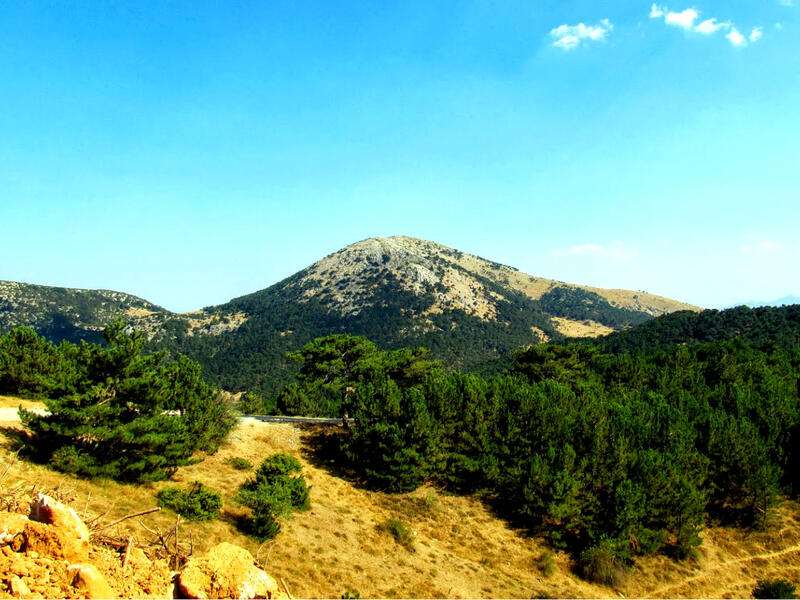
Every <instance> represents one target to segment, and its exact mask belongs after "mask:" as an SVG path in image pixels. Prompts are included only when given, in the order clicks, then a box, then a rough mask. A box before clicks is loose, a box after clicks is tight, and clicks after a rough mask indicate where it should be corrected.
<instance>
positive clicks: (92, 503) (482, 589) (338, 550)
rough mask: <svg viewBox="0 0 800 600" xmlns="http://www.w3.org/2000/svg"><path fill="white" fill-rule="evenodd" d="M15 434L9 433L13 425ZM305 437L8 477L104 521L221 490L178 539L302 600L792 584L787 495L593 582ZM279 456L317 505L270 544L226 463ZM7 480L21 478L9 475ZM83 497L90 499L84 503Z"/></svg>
mask: <svg viewBox="0 0 800 600" xmlns="http://www.w3.org/2000/svg"><path fill="white" fill-rule="evenodd" d="M7 433H8V432H7ZM307 438H308V436H307V434H305V433H304V432H303V431H301V430H299V429H298V428H296V427H294V426H291V425H283V424H267V423H261V422H258V421H255V420H250V419H244V420H242V421H241V422H240V424H239V426H238V427H237V429H236V430H235V431H234V433H233V434H232V436H231V438H230V440H229V442H228V444H227V445H225V446H224V447H223V448H222V449H221V450H220V451H219V452H218V453H217V455H215V456H212V457H208V458H206V459H205V460H204V461H203V462H202V463H199V464H196V465H192V466H190V467H186V468H182V469H180V470H179V471H178V473H177V474H176V476H175V478H174V480H173V481H171V482H164V483H159V484H151V485H144V486H134V485H123V484H118V483H114V482H111V481H92V482H89V481H83V480H78V479H74V478H71V477H66V476H62V475H60V474H58V473H55V472H52V471H50V470H48V469H46V468H45V467H42V466H38V465H32V464H30V463H26V462H22V461H20V462H18V463H16V464H15V465H13V466H12V468H11V469H10V470H9V475H8V477H7V483H13V482H14V481H16V482H20V481H22V480H25V481H27V482H29V483H30V484H33V483H37V482H38V483H39V485H47V486H52V487H56V486H58V485H59V484H60V485H61V486H65V487H68V488H70V489H73V490H74V493H73V495H75V496H76V498H77V499H76V501H75V503H74V506H75V507H76V509H77V510H78V512H79V513H80V512H82V511H83V510H84V507H85V508H86V511H87V516H89V517H91V516H93V515H97V514H99V513H102V512H105V513H106V514H105V516H104V517H102V518H103V520H104V521H105V522H111V521H113V520H114V519H115V518H119V517H121V516H124V515H125V514H129V513H132V512H135V511H139V510H143V509H145V508H149V507H152V506H155V505H156V504H157V501H156V498H155V494H156V492H157V491H158V489H160V487H161V486H163V485H166V484H167V483H169V484H170V485H176V484H177V485H180V486H183V485H187V484H188V483H190V482H192V481H194V480H198V481H201V482H203V483H204V484H205V485H207V486H209V487H212V488H214V489H216V490H219V491H221V492H222V494H223V500H224V505H223V510H222V516H221V518H220V519H219V520H216V521H212V522H208V523H196V524H195V523H192V524H183V525H182V529H181V536H184V537H183V539H186V537H185V536H189V535H190V534H191V537H192V539H193V541H194V545H195V549H196V550H198V549H205V548H208V547H210V546H212V545H214V544H216V543H218V542H219V541H222V540H227V541H231V542H233V543H236V544H240V545H242V546H244V547H246V548H247V549H249V550H250V551H251V552H252V553H253V554H254V555H257V556H258V558H259V560H260V561H261V562H262V563H263V564H264V565H265V567H266V569H267V570H268V571H269V572H270V573H271V574H273V575H274V576H277V577H282V578H284V579H285V580H286V581H287V583H288V584H289V587H290V588H291V590H292V593H293V594H294V595H295V596H297V597H329V598H339V597H341V595H342V594H343V593H344V592H345V591H347V590H349V591H353V592H356V591H357V592H358V593H360V594H361V596H362V597H452V598H479V597H494V598H498V597H508V598H523V597H526V598H530V597H569V598H576V597H612V596H613V597H618V596H619V594H624V595H625V596H626V597H724V596H737V597H742V596H748V595H749V593H750V590H752V588H753V587H754V585H755V582H756V580H757V579H760V578H765V577H783V578H787V579H790V580H793V581H797V576H798V573H799V572H800V546H798V544H799V543H800V506H798V505H796V504H794V503H790V502H787V503H785V504H784V506H783V507H782V508H781V509H780V510H779V511H778V513H777V514H776V516H775V519H774V522H773V524H772V525H771V526H770V527H769V528H768V529H767V530H766V531H764V532H756V533H752V532H749V533H748V532H742V531H739V530H734V529H727V528H715V529H711V530H708V531H706V532H705V533H704V536H703V537H704V538H705V539H704V543H703V546H702V547H701V551H700V556H699V558H698V560H697V561H696V562H694V561H685V562H683V563H675V562H673V561H671V560H670V559H667V558H665V557H651V558H647V559H642V560H639V561H638V562H637V564H636V565H635V567H634V569H633V571H632V572H631V574H630V577H628V581H627V583H626V584H625V585H624V586H623V587H621V588H620V589H619V590H612V589H610V588H607V587H603V586H599V585H594V584H590V583H588V582H585V581H583V580H581V579H579V578H578V577H577V576H575V575H574V574H573V573H572V571H571V568H572V566H573V565H572V561H571V560H570V558H569V557H568V556H566V555H565V554H563V553H560V552H556V553H553V555H552V560H549V559H548V561H547V562H548V563H549V564H550V566H547V571H548V572H547V573H544V568H545V567H543V566H542V565H543V563H542V560H541V557H542V556H543V555H544V554H545V553H546V552H548V550H549V549H548V547H547V545H546V544H545V543H544V542H543V541H542V540H540V539H536V538H531V537H528V536H526V535H525V534H524V533H523V532H520V531H515V530H514V529H512V528H511V527H510V526H509V525H508V524H507V523H505V522H504V521H501V520H499V519H497V518H496V517H495V516H494V515H493V514H492V513H491V511H490V510H488V509H487V508H486V507H485V506H484V505H483V504H482V503H481V502H479V501H478V500H477V499H475V498H469V497H459V496H451V495H447V494H443V493H440V492H438V491H436V490H433V489H432V488H429V487H426V488H422V489H419V490H417V491H416V492H413V493H410V494H399V495H387V494H381V493H378V492H373V491H369V490H365V489H362V488H359V487H357V486H354V485H353V484H352V483H350V482H348V481H346V480H344V479H341V478H339V477H337V476H335V474H333V473H331V472H330V471H329V470H327V469H326V467H325V466H323V465H318V464H316V463H317V461H315V460H310V459H312V458H313V457H312V455H311V454H310V453H309V442H308V439H307ZM11 439H12V438H9V437H4V438H3V437H0V442H5V444H4V445H2V446H0V470H4V469H5V463H7V462H8V461H9V460H10V458H11V452H12V451H13V450H14V447H13V442H12V441H10V440H11ZM275 452H286V453H289V454H292V455H294V456H296V457H298V458H299V459H300V460H301V462H302V464H303V470H304V475H305V477H306V480H307V481H308V483H309V484H310V485H311V486H312V488H311V510H310V511H307V512H304V513H295V516H294V517H293V518H292V519H291V520H289V521H285V522H284V523H283V530H282V531H281V533H280V535H279V536H278V537H277V539H276V540H273V541H271V542H268V543H266V544H264V545H261V544H259V543H258V542H256V541H254V540H252V539H249V538H247V537H244V536H242V535H241V534H240V533H239V532H238V531H237V530H236V527H235V518H236V517H237V516H238V515H240V514H242V513H243V510H242V509H241V508H240V507H239V506H237V505H236V504H235V503H233V501H232V497H233V495H234V494H235V492H236V488H237V487H238V486H239V485H240V484H241V483H242V482H243V481H244V480H245V479H246V478H247V477H248V476H249V473H248V472H246V471H237V470H236V469H234V468H233V467H232V466H230V465H229V464H228V462H227V461H228V459H229V458H230V457H233V456H239V457H242V458H245V459H247V460H249V461H250V462H252V463H254V464H256V465H257V464H258V463H260V462H261V460H262V459H263V458H264V457H266V456H268V455H270V454H273V453H275ZM9 479H11V480H14V481H11V482H10V481H8V480H9ZM87 499H88V501H87ZM144 519H145V523H146V524H147V525H148V526H149V527H150V528H153V527H154V526H160V527H162V528H166V527H167V526H169V525H170V524H172V523H173V522H174V519H175V516H174V515H172V514H171V513H169V512H168V511H164V512H162V513H156V514H155V515H148V516H147V517H144ZM389 519H399V520H401V521H403V522H404V523H405V524H407V525H408V526H409V528H410V530H411V534H412V538H413V543H412V544H410V545H409V546H408V547H404V546H401V545H398V543H397V542H396V541H395V540H394V539H393V538H392V537H391V536H389V535H387V534H386V533H385V532H384V531H382V530H381V528H380V525H381V524H382V523H385V522H386V521H387V520H389ZM125 525H126V526H128V528H129V529H130V530H131V531H132V532H133V533H135V534H136V535H137V536H139V535H141V536H145V535H146V532H145V531H144V530H143V529H142V528H141V526H139V524H138V523H137V521H136V520H135V519H134V520H130V521H127V522H125Z"/></svg>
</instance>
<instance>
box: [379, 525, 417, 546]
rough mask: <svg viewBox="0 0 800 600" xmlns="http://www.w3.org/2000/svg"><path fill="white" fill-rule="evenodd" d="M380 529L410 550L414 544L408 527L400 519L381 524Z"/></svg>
mask: <svg viewBox="0 0 800 600" xmlns="http://www.w3.org/2000/svg"><path fill="white" fill-rule="evenodd" d="M380 528H381V529H382V530H383V531H385V532H386V533H388V534H389V535H391V536H392V537H393V538H394V541H396V542H397V543H398V544H400V545H402V546H406V547H407V548H410V547H411V545H412V544H413V542H414V539H413V537H412V536H411V530H410V529H409V528H408V525H406V524H405V523H403V522H402V521H401V520H400V519H389V520H387V521H384V522H383V523H381V525H380Z"/></svg>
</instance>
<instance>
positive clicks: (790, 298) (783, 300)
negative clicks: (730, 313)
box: [729, 295, 800, 308]
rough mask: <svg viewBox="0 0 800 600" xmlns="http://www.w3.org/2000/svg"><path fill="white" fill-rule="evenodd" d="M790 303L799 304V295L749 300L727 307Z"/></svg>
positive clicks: (754, 306)
mask: <svg viewBox="0 0 800 600" xmlns="http://www.w3.org/2000/svg"><path fill="white" fill-rule="evenodd" d="M792 304H800V296H793V295H789V296H784V297H783V298H778V299H777V300H770V301H768V302H764V301H758V300H751V301H749V302H740V303H739V304H735V305H733V306H730V307H729V308H735V307H736V306H749V307H750V308H757V307H759V306H791V305H792Z"/></svg>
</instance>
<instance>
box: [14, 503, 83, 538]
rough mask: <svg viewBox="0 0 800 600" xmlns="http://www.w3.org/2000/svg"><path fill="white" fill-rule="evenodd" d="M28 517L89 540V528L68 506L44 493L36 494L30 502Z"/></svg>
mask: <svg viewBox="0 0 800 600" xmlns="http://www.w3.org/2000/svg"><path fill="white" fill-rule="evenodd" d="M29 518H30V519H31V520H33V521H39V522H40V523H48V524H49V525H55V526H56V527H61V528H62V529H64V530H65V531H66V532H68V533H70V534H72V535H73V536H74V537H76V538H77V539H79V540H86V542H87V543H88V541H89V528H88V527H86V524H85V523H84V522H83V521H81V518H80V517H79V516H78V515H77V513H76V512H75V511H74V510H72V508H70V507H69V506H66V505H65V504H62V503H61V502H59V501H58V500H54V499H53V498H51V497H50V496H46V495H45V494H37V495H36V498H34V499H33V502H31V511H30V515H29Z"/></svg>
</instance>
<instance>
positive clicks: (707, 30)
mask: <svg viewBox="0 0 800 600" xmlns="http://www.w3.org/2000/svg"><path fill="white" fill-rule="evenodd" d="M730 26H731V24H730V22H729V21H726V22H724V23H718V22H717V20H716V19H706V20H705V21H703V22H702V23H700V25H698V26H697V27H696V28H695V31H697V32H698V33H702V34H704V35H711V34H712V33H716V32H717V31H719V30H720V29H730Z"/></svg>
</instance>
